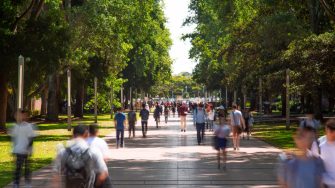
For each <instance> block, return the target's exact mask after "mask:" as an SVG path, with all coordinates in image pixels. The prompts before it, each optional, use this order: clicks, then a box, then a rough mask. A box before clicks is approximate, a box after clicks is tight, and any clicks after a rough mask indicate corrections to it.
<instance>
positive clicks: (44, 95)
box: [41, 86, 48, 116]
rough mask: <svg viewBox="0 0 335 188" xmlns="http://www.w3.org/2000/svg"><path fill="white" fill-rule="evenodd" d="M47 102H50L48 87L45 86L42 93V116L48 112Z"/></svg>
mask: <svg viewBox="0 0 335 188" xmlns="http://www.w3.org/2000/svg"><path fill="white" fill-rule="evenodd" d="M47 103H48V87H47V86H46V87H44V88H43V90H42V94H41V116H45V115H46V114H47Z"/></svg>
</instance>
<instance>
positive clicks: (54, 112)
mask: <svg viewBox="0 0 335 188" xmlns="http://www.w3.org/2000/svg"><path fill="white" fill-rule="evenodd" d="M56 77H57V76H56V74H52V75H49V78H48V79H49V84H48V85H49V90H48V104H47V116H46V120H48V121H58V115H59V106H58V96H57V94H58V92H57V78H56Z"/></svg>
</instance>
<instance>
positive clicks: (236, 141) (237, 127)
mask: <svg viewBox="0 0 335 188" xmlns="http://www.w3.org/2000/svg"><path fill="white" fill-rule="evenodd" d="M230 125H231V127H232V130H233V145H234V150H239V149H240V135H241V133H242V130H243V127H244V125H245V123H244V119H243V116H242V113H241V111H239V110H238V109H237V105H236V104H233V110H232V112H231V113H230Z"/></svg>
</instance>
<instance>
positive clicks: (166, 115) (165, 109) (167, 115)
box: [164, 105, 170, 124]
mask: <svg viewBox="0 0 335 188" xmlns="http://www.w3.org/2000/svg"><path fill="white" fill-rule="evenodd" d="M169 115H170V110H169V107H168V106H167V105H165V107H164V117H165V124H167V123H168V118H169Z"/></svg>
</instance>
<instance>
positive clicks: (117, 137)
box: [116, 129, 124, 147]
mask: <svg viewBox="0 0 335 188" xmlns="http://www.w3.org/2000/svg"><path fill="white" fill-rule="evenodd" d="M120 136H121V140H120ZM123 137H124V130H123V129H122V130H116V145H117V146H119V145H120V146H121V147H123Z"/></svg>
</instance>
